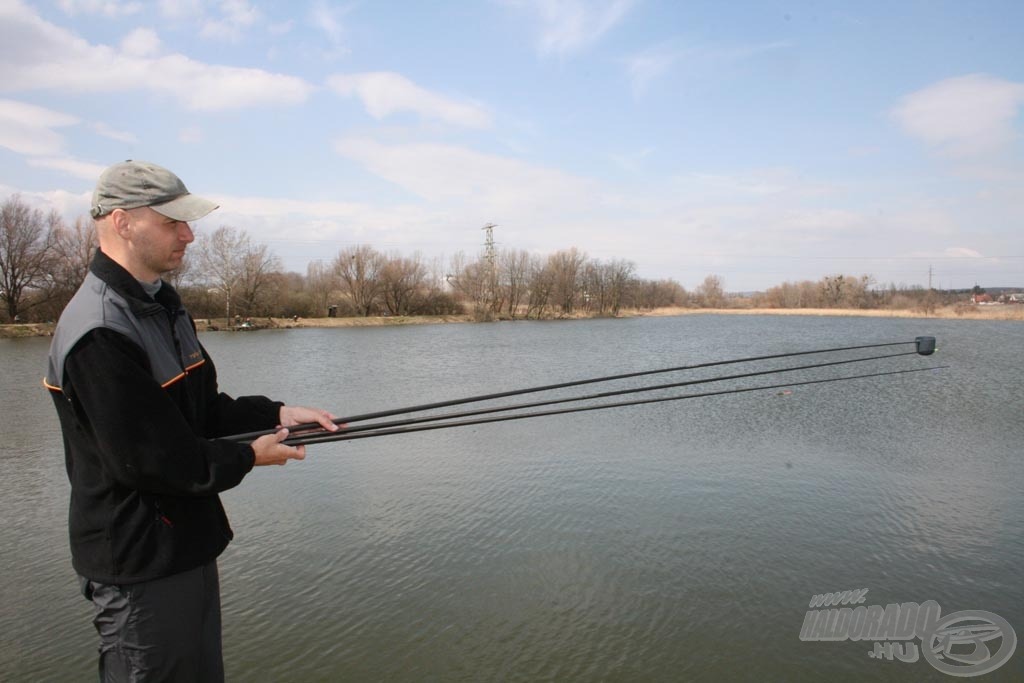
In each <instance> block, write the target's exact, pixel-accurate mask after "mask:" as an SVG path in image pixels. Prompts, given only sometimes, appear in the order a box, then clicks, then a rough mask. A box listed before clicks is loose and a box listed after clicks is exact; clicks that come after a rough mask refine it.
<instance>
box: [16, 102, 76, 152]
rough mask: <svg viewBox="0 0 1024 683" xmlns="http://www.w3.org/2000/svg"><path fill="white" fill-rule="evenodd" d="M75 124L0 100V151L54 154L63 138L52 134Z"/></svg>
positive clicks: (63, 117)
mask: <svg viewBox="0 0 1024 683" xmlns="http://www.w3.org/2000/svg"><path fill="white" fill-rule="evenodd" d="M77 123H78V119H77V118H75V117H74V116H70V115H68V114H63V113H61V112H57V111H53V110H52V109H45V108H43V107H37V106H35V105H32V104H25V103H24V102H16V101H14V100H4V99H0V147H5V148H7V149H9V150H11V151H12V152H16V153H18V154H28V155H46V154H57V153H59V152H61V151H62V150H63V148H64V138H63V136H62V135H61V134H60V133H58V132H56V131H55V130H53V129H54V128H61V127H65V126H72V125H75V124H77Z"/></svg>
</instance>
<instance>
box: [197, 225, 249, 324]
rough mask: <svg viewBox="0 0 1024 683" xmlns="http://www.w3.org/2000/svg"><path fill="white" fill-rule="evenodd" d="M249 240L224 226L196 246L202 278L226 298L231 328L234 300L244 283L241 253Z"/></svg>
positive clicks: (228, 321) (225, 310)
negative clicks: (241, 284) (242, 282)
mask: <svg viewBox="0 0 1024 683" xmlns="http://www.w3.org/2000/svg"><path fill="white" fill-rule="evenodd" d="M248 241H249V238H248V237H246V235H245V233H244V232H240V231H238V230H236V229H235V228H232V227H229V226H226V225H222V226H221V227H219V228H217V229H216V230H214V231H213V233H211V234H210V235H203V236H201V237H200V238H199V240H198V245H197V247H196V251H197V252H198V253H197V257H198V258H197V262H198V265H199V268H200V270H201V271H202V274H201V275H200V276H199V277H200V278H201V279H202V280H205V281H206V283H208V284H209V285H210V286H212V287H214V288H215V289H217V290H219V291H220V292H221V293H222V294H223V295H224V317H225V319H226V321H227V325H228V326H230V325H231V306H232V303H233V302H232V297H234V296H237V292H238V288H239V285H240V283H241V281H242V277H243V271H244V263H243V258H242V252H243V250H244V249H245V248H246V246H247V244H248Z"/></svg>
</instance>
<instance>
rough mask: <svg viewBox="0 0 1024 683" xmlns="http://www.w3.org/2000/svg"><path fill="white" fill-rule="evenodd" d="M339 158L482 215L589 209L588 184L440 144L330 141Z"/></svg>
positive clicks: (590, 186) (428, 196)
mask: <svg viewBox="0 0 1024 683" xmlns="http://www.w3.org/2000/svg"><path fill="white" fill-rule="evenodd" d="M335 150H336V151H337V152H338V153H339V154H341V155H342V156H344V157H346V158H348V159H352V160H353V161H356V162H358V163H361V164H362V165H364V166H365V167H366V168H367V170H369V171H370V172H371V173H374V174H375V175H377V176H380V177H381V178H384V179H386V180H388V181H390V182H392V183H395V184H396V185H398V186H400V187H402V188H404V189H405V190H407V191H409V192H411V193H413V194H415V195H416V196H418V197H422V198H423V199H426V200H428V201H432V202H445V201H450V200H455V201H458V202H461V203H469V204H472V205H474V206H477V207H480V209H481V210H484V211H492V212H506V211H512V210H514V211H517V212H521V211H528V210H531V209H539V208H541V207H550V206H554V205H559V206H561V207H563V208H566V209H568V210H569V211H572V210H573V208H574V207H575V208H580V207H589V206H591V205H592V204H593V202H594V201H595V197H594V196H593V193H594V191H595V189H596V188H595V187H594V185H593V184H592V183H591V182H590V181H587V180H583V179H580V178H576V177H574V176H571V175H569V174H566V173H563V172H561V171H557V170H554V169H550V168H545V167H542V166H536V165H532V164H528V163H526V162H523V161H518V160H516V159H509V158H505V157H499V156H494V155H488V154H482V153H480V152H476V151H473V150H470V149H466V148H463V147H456V146H451V145H440V144H428V143H422V144H408V145H384V144H381V143H379V142H376V141H374V140H370V139H366V138H345V139H342V140H338V141H337V142H335Z"/></svg>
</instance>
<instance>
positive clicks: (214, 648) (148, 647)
mask: <svg viewBox="0 0 1024 683" xmlns="http://www.w3.org/2000/svg"><path fill="white" fill-rule="evenodd" d="M79 583H80V584H81V586H82V593H83V594H84V595H85V597H86V598H87V599H89V600H92V603H93V605H94V607H95V609H96V612H95V617H94V618H93V624H94V625H95V626H96V631H97V632H98V633H99V635H100V647H99V653H100V680H101V681H103V683H122V682H123V683H128V682H129V681H131V682H133V683H134V682H135V681H146V682H148V681H189V682H195V683H220V682H222V681H223V680H224V664H223V660H222V657H221V640H220V634H221V625H220V581H219V579H218V576H217V563H216V562H210V563H209V564H207V565H205V566H203V567H199V568H198V569H193V570H191V571H187V572H182V573H181V574H175V575H173V576H168V577H166V578H162V579H155V580H153V581H145V582H143V583H133V584H124V585H112V584H104V583H97V582H95V581H90V580H88V579H86V578H84V577H79Z"/></svg>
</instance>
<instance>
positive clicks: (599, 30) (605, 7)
mask: <svg viewBox="0 0 1024 683" xmlns="http://www.w3.org/2000/svg"><path fill="white" fill-rule="evenodd" d="M506 4H508V5H510V6H512V7H515V8H517V9H522V10H525V11H527V12H529V13H530V14H533V15H534V16H535V17H536V19H537V21H538V22H539V23H540V36H539V38H538V47H539V49H540V52H541V54H544V55H548V54H555V55H568V54H572V53H575V52H579V51H581V50H583V49H585V48H587V47H589V46H590V45H592V44H594V43H596V42H597V41H599V40H600V39H601V38H602V37H603V36H604V35H605V34H606V33H607V32H608V31H610V30H611V29H612V28H614V27H615V25H616V24H618V23H619V22H620V21H622V19H623V18H624V17H625V16H626V15H627V14H628V13H629V11H630V10H631V9H632V8H633V5H635V4H636V0H591V1H587V0H507V3H506Z"/></svg>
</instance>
